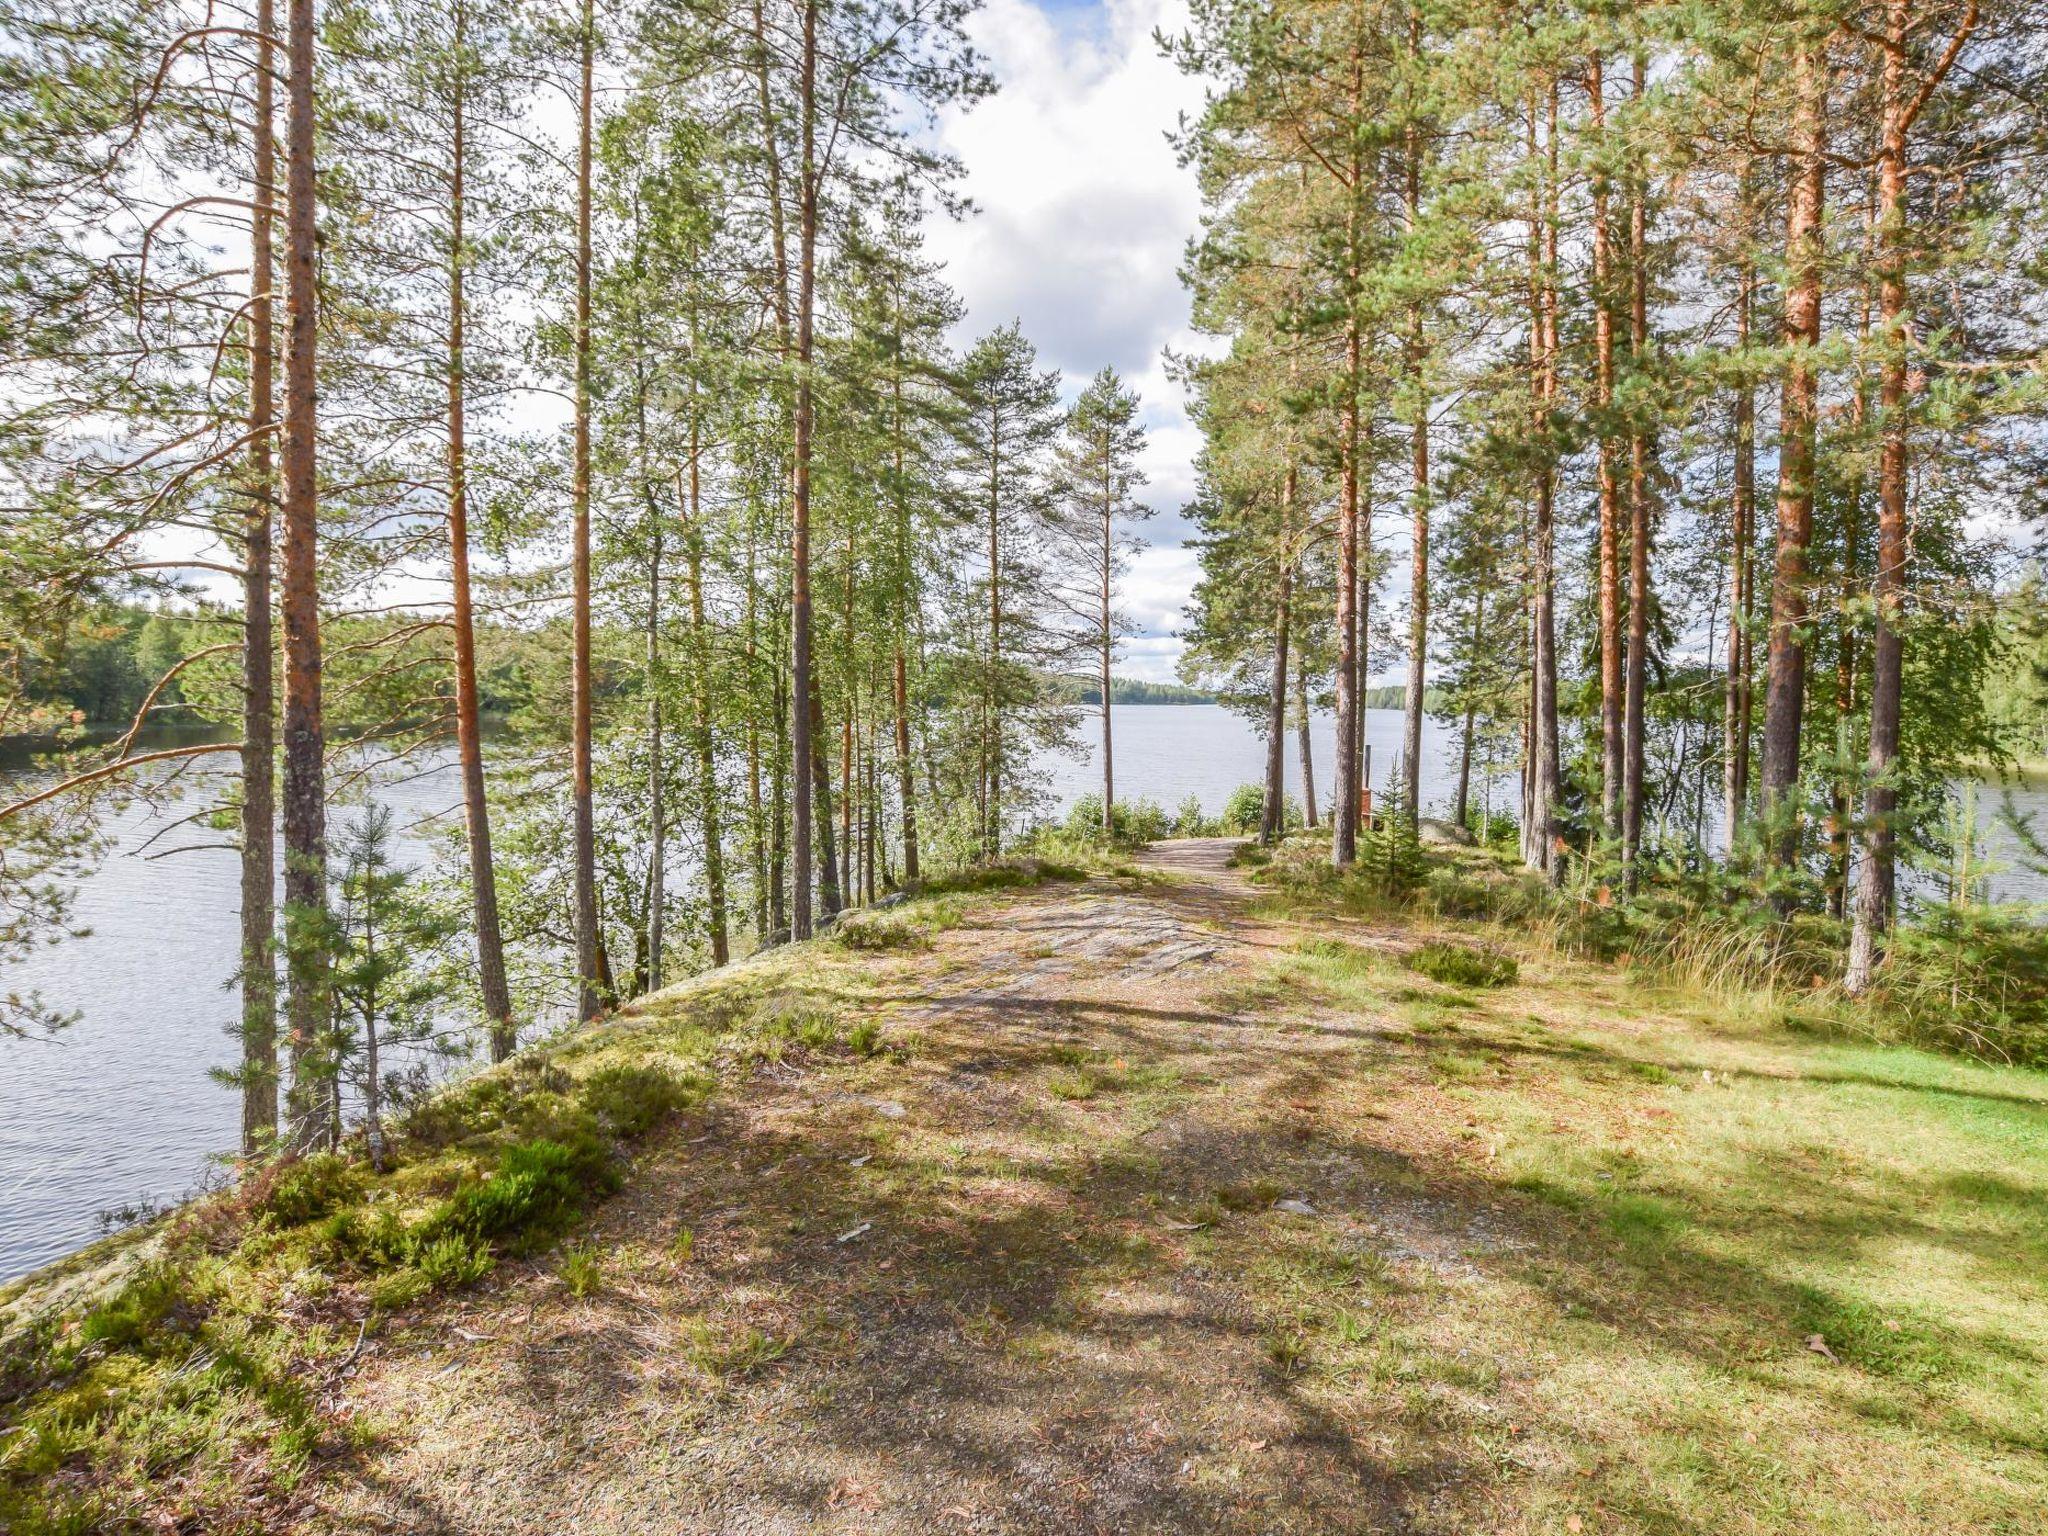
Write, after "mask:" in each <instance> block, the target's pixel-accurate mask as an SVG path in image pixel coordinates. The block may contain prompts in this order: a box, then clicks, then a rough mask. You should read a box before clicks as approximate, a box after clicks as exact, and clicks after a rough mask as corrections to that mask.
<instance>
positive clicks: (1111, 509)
mask: <svg viewBox="0 0 2048 1536" xmlns="http://www.w3.org/2000/svg"><path fill="white" fill-rule="evenodd" d="M1114 515H1115V498H1114V496H1113V494H1112V492H1111V489H1110V463H1109V441H1108V434H1107V433H1105V434H1104V437H1103V449H1102V592H1101V601H1102V612H1101V623H1102V830H1103V832H1104V833H1105V834H1107V833H1108V832H1109V831H1110V830H1111V828H1112V825H1113V820H1112V814H1113V811H1114V808H1115V805H1116V767H1115V752H1114V750H1113V746H1112V743H1111V739H1110V729H1109V727H1110V719H1109V668H1110V661H1111V658H1112V656H1113V654H1114V652H1115V650H1116V627H1115V625H1116V620H1115V617H1114V615H1113V614H1112V613H1111V612H1110V580H1111V578H1112V577H1113V576H1114V575H1115V574H1116V544H1115V537H1116V530H1115V526H1114V523H1113V518H1114Z"/></svg>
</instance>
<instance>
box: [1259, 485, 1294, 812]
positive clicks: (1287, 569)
mask: <svg viewBox="0 0 2048 1536" xmlns="http://www.w3.org/2000/svg"><path fill="white" fill-rule="evenodd" d="M1294 484H1295V478H1294V467H1293V466H1292V465H1289V466H1288V469H1287V493H1286V500H1285V503H1284V505H1285V506H1287V507H1288V508H1289V509H1291V508H1292V507H1293V505H1294ZM1291 533H1292V530H1291V529H1290V528H1289V527H1288V526H1287V523H1286V520H1285V517H1284V515H1283V520H1282V523H1281V531H1280V543H1281V550H1280V589H1279V591H1278V592H1277V593H1276V594H1275V596H1274V603H1273V700H1272V707H1271V708H1270V709H1269V710H1268V712H1267V716H1266V803H1265V808H1264V811H1263V813H1262V814H1261V815H1260V817H1259V841H1260V842H1261V843H1264V844H1265V845H1266V846H1267V847H1269V848H1270V847H1271V846H1272V845H1273V844H1274V843H1277V842H1278V841H1280V839H1281V837H1282V836H1283V835H1284V834H1285V833H1286V831H1287V640H1288V635H1289V633H1290V631H1291V630H1292V629H1293V625H1294V551H1293V549H1292V548H1291V547H1290V543H1289V541H1290V538H1291Z"/></svg>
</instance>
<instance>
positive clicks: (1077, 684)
mask: <svg viewBox="0 0 2048 1536" xmlns="http://www.w3.org/2000/svg"><path fill="white" fill-rule="evenodd" d="M1067 687H1068V688H1069V689H1070V690H1071V691H1070V692H1069V693H1068V697H1069V699H1071V700H1072V701H1073V702H1074V703H1076V704H1100V703H1101V702H1102V685H1101V684H1100V683H1098V682H1096V681H1094V680H1093V679H1081V678H1072V679H1068V680H1067ZM1109 702H1110V703H1112V704H1214V703H1215V702H1216V695H1215V694H1213V693H1204V692H1203V691H1202V690H1201V689H1199V688H1189V687H1186V686H1184V685H1183V684H1180V683H1148V682H1146V681H1144V680H1143V679H1142V678H1136V677H1115V676H1112V677H1111V678H1110V680H1109Z"/></svg>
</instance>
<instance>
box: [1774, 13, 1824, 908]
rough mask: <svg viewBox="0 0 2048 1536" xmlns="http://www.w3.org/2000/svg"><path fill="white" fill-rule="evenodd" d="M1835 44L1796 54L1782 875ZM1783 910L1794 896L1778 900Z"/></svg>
mask: <svg viewBox="0 0 2048 1536" xmlns="http://www.w3.org/2000/svg"><path fill="white" fill-rule="evenodd" d="M1826 47H1827V45H1826V42H1825V40H1824V39H1809V40H1807V41H1805V42H1803V43H1801V44H1800V45H1799V46H1798V47H1797V49H1796V50H1795V52H1794V54H1793V64H1792V69H1793V91H1794V103H1795V105H1794V115H1793V125H1792V136H1793V144H1794V154H1793V159H1794V164H1793V179H1792V186H1791V191H1790V195H1789V198H1788V202H1787V209H1786V220H1785V265H1786V286H1785V312H1784V320H1783V322H1782V328H1781V334H1780V343H1781V345H1782V346H1783V348H1784V350H1785V353H1786V363H1785V375H1784V382H1783V385H1782V387H1781V392H1780V400H1779V406H1778V421H1779V426H1778V439H1779V442H1778V513H1777V520H1778V526H1777V554H1776V559H1775V562H1774V567H1773V571H1772V577H1771V624H1770V638H1769V649H1768V652H1767V655H1766V660H1765V667H1766V676H1765V684H1764V735H1763V762H1762V764H1761V782H1760V784H1759V786H1758V788H1759V791H1760V795H1761V800H1762V810H1763V812H1764V815H1765V819H1766V822H1767V823H1768V826H1769V829H1770V847H1769V856H1770V862H1771V863H1772V865H1773V866H1774V867H1775V868H1777V869H1778V870H1779V871H1780V872H1781V873H1782V872H1789V871H1790V870H1791V869H1792V867H1793V866H1794V864H1795V863H1796V862H1797V860H1798V856H1799V826H1798V812H1799V807H1798V793H1797V792H1798V787H1799V740H1800V724H1801V720H1802V718H1803V714H1804V709H1805V702H1806V644H1805V639H1804V627H1805V624H1806V617H1807V570H1806V551H1807V546H1808V545H1809V544H1811V543H1812V541H1813V489H1814V468H1815V464H1814V455H1815V446H1814V437H1815V424H1816V422H1817V419H1818V413H1819V400H1820V379H1819V374H1818V372H1817V371H1816V368H1815V365H1814V350H1815V349H1816V348H1817V347H1818V346H1819V345H1820V328H1821V286H1822V275H1823V256H1824V252H1823V250H1822V246H1821V218H1822V214H1823V210H1824V206H1825V202H1826V197H1827V98H1828V74H1827V54H1826ZM1779 902H1780V905H1781V906H1785V905H1788V904H1789V897H1788V896H1785V895H1781V896H1780V897H1779Z"/></svg>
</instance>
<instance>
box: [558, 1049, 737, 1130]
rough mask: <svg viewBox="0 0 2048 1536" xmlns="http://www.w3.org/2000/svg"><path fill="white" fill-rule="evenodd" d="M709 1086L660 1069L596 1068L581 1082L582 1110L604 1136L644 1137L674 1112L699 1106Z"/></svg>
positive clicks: (623, 1066)
mask: <svg viewBox="0 0 2048 1536" xmlns="http://www.w3.org/2000/svg"><path fill="white" fill-rule="evenodd" d="M709 1090H710V1084H709V1083H708V1082H707V1081H705V1080H704V1079H701V1078H693V1079H690V1080H688V1081H685V1080H683V1079H680V1078H678V1077H676V1076H675V1074H674V1073H672V1072H670V1071H668V1070H667V1069H666V1068H663V1067H648V1066H635V1065H632V1064H630V1063H625V1062H620V1063H616V1064H614V1065H612V1066H608V1067H600V1068H598V1069H597V1070H596V1071H595V1072H592V1073H591V1074H590V1075H589V1076H588V1077H586V1078H585V1079H584V1080H583V1087H582V1092H581V1097H582V1100H583V1107H584V1108H585V1109H586V1110H588V1111H589V1112H590V1114H591V1115H592V1116H593V1117H594V1118H595V1119H596V1121H597V1123H598V1125H599V1126H600V1127H601V1128H602V1129H603V1131H604V1132H605V1134H606V1135H608V1136H617V1137H620V1138H623V1139H626V1140H631V1139H632V1138H634V1137H638V1136H644V1135H646V1134H647V1132H649V1131H651V1130H653V1129H654V1127H655V1126H657V1125H659V1124H660V1123H661V1122H662V1121H663V1120H665V1119H667V1118H668V1117H669V1116H670V1115H672V1114H675V1113H676V1112H677V1111H678V1110H682V1109H686V1108H688V1107H689V1106H690V1105H692V1104H697V1103H701V1102H702V1101H703V1099H704V1097H705V1095H706V1094H707V1093H708V1092H709Z"/></svg>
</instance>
